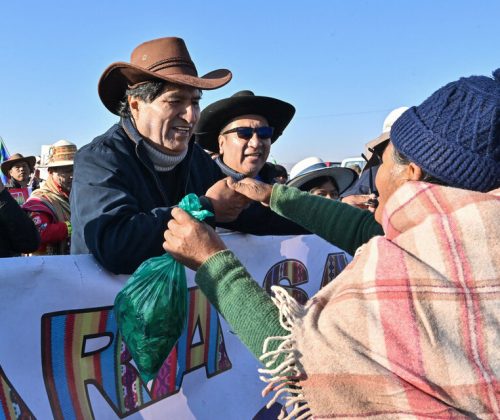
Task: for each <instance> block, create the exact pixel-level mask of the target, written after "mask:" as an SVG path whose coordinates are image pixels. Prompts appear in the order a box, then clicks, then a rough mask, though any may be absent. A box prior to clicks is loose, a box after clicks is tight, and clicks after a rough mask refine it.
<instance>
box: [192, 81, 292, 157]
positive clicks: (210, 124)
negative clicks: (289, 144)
mask: <svg viewBox="0 0 500 420" xmlns="http://www.w3.org/2000/svg"><path fill="white" fill-rule="evenodd" d="M250 114H252V115H261V116H263V117H264V118H265V119H266V120H267V122H268V123H269V125H270V126H271V127H274V133H273V136H272V137H271V143H274V142H275V141H276V140H277V139H278V137H279V136H281V134H283V131H284V130H285V128H286V126H287V125H288V124H289V123H290V121H291V120H292V118H293V115H294V114H295V107H294V106H293V105H292V104H289V103H288V102H285V101H281V100H279V99H276V98H270V97H268V96H256V95H254V93H253V92H252V91H250V90H242V91H240V92H237V93H235V94H234V95H233V96H231V97H229V98H225V99H221V100H220V101H217V102H214V103H213V104H210V105H208V106H207V107H206V108H205V109H204V110H203V111H202V112H201V115H200V119H199V120H198V123H197V124H196V126H195V129H194V133H195V138H196V141H197V142H198V144H199V145H200V146H201V147H203V148H204V149H206V150H210V151H212V152H215V153H218V152H219V142H218V138H219V134H220V132H221V130H222V129H223V128H224V127H225V126H226V125H227V124H228V123H229V122H230V121H231V120H233V119H235V118H237V117H239V116H243V115H250Z"/></svg>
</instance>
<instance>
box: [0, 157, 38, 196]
mask: <svg viewBox="0 0 500 420" xmlns="http://www.w3.org/2000/svg"><path fill="white" fill-rule="evenodd" d="M35 162H36V158H35V156H26V157H24V156H23V155H22V154H21V153H14V154H13V155H12V156H11V157H10V158H9V159H7V160H6V161H4V162H2V165H1V167H2V172H3V174H4V175H5V176H6V177H7V179H8V182H7V183H6V184H5V188H7V189H11V188H26V187H28V184H29V182H30V176H31V174H32V173H33V171H34V169H35ZM36 187H38V185H36ZM36 187H35V188H36Z"/></svg>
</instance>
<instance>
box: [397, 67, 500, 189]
mask: <svg viewBox="0 0 500 420" xmlns="http://www.w3.org/2000/svg"><path fill="white" fill-rule="evenodd" d="M494 75H495V76H500V69H499V70H497V71H495V73H494ZM390 136H391V141H392V143H393V145H394V147H395V148H396V149H397V150H398V151H400V152H401V153H402V154H403V155H404V156H406V157H407V158H408V159H409V160H410V161H412V162H414V163H416V164H417V165H418V166H420V167H421V168H422V169H423V170H424V171H426V172H427V173H429V174H431V175H432V176H434V177H435V178H437V179H439V180H440V181H442V182H444V183H446V184H447V185H449V186H452V187H457V188H463V189H467V190H473V191H482V192H486V191H490V190H492V189H495V188H498V187H500V162H499V160H500V78H496V80H493V79H490V78H487V77H484V76H472V77H469V78H463V79H460V80H458V81H456V82H452V83H449V84H447V85H446V86H444V87H442V88H441V89H439V90H437V91H436V92H434V93H433V94H432V95H431V96H430V97H429V98H428V99H426V100H425V101H424V102H423V103H422V104H421V105H419V106H417V107H412V108H410V109H408V110H407V111H406V112H405V113H403V115H401V117H399V118H398V120H397V121H396V122H395V123H394V125H393V126H392V128H391V134H390Z"/></svg>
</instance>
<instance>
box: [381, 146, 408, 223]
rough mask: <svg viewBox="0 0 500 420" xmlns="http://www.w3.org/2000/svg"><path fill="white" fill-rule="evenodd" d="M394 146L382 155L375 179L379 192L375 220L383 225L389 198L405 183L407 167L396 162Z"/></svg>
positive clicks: (389, 147) (386, 149)
mask: <svg viewBox="0 0 500 420" xmlns="http://www.w3.org/2000/svg"><path fill="white" fill-rule="evenodd" d="M393 151H394V146H393V145H392V143H391V142H389V144H388V145H387V147H386V148H385V150H384V154H383V155H382V163H381V165H380V168H379V169H378V172H377V177H376V178H375V185H376V186H377V190H378V194H379V196H378V207H377V209H376V210H375V220H376V221H377V222H379V223H382V214H383V211H384V207H385V205H386V203H387V200H388V199H389V197H390V196H391V195H392V194H393V193H394V192H395V191H396V190H397V189H398V188H399V187H400V186H401V185H402V184H403V183H404V182H405V181H407V179H406V178H405V177H406V171H405V168H406V166H404V165H398V164H397V163H396V162H394V155H393Z"/></svg>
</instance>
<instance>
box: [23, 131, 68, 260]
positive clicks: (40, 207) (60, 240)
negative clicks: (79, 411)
mask: <svg viewBox="0 0 500 420" xmlns="http://www.w3.org/2000/svg"><path fill="white" fill-rule="evenodd" d="M75 153H76V146H75V145H74V144H73V143H71V142H69V141H67V140H59V141H58V142H56V143H54V144H53V145H52V146H51V148H50V150H49V159H48V163H47V169H48V174H49V175H48V177H47V180H46V181H45V183H44V184H43V185H42V187H41V188H40V189H38V190H36V191H34V192H33V193H32V194H31V196H30V198H29V199H28V201H26V203H25V204H24V205H23V209H24V210H26V211H28V212H29V215H30V217H31V219H32V220H33V222H34V223H35V226H36V227H37V228H38V231H39V233H40V238H41V243H40V247H39V248H38V250H37V251H36V254H38V255H66V254H69V251H70V240H71V222H70V220H71V210H70V205H69V194H70V192H71V187H72V182H73V159H74V156H75Z"/></svg>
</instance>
